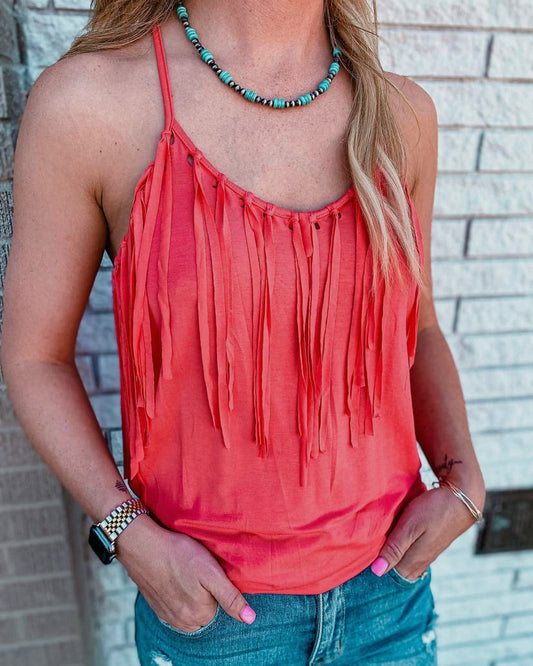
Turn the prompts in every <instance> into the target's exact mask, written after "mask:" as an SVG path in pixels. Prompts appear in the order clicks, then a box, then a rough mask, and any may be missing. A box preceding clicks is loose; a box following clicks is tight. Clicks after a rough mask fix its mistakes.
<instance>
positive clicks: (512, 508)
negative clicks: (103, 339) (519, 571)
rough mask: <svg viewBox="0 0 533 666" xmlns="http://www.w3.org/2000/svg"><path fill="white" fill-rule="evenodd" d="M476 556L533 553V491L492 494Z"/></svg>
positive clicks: (509, 491)
mask: <svg viewBox="0 0 533 666" xmlns="http://www.w3.org/2000/svg"><path fill="white" fill-rule="evenodd" d="M483 513H484V516H485V524H484V525H483V527H482V529H481V530H480V532H479V535H478V539H477V544H476V550H475V552H476V554H478V553H480V554H483V553H501V552H505V551H511V550H528V549H533V488H526V489H521V490H489V491H488V492H487V501H486V504H485V510H484V512H483Z"/></svg>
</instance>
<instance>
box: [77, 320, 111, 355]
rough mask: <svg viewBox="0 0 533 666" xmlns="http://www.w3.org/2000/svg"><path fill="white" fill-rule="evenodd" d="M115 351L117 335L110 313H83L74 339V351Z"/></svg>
mask: <svg viewBox="0 0 533 666" xmlns="http://www.w3.org/2000/svg"><path fill="white" fill-rule="evenodd" d="M116 351H117V336H116V330H115V321H114V318H113V314H112V313H106V314H91V313H85V314H84V315H83V318H82V320H81V323H80V328H79V331H78V337H77V340H76V353H78V354H80V353H86V354H87V353H89V354H90V353H93V354H101V353H105V352H108V353H109V352H116Z"/></svg>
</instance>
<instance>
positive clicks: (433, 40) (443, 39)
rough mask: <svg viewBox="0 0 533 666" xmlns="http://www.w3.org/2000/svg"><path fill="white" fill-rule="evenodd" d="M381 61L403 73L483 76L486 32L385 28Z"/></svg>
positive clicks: (412, 74) (385, 66)
mask: <svg viewBox="0 0 533 666" xmlns="http://www.w3.org/2000/svg"><path fill="white" fill-rule="evenodd" d="M380 34H381V37H382V41H381V44H380V58H381V61H382V65H383V67H384V68H385V69H388V70H390V71H393V72H397V73H399V74H404V75H406V76H469V77H479V76H483V74H484V71H485V61H486V51H487V46H488V43H489V35H488V33H482V32H473V31H472V32H471V31H460V32H458V31H454V30H421V29H409V28H384V29H382V30H381V32H380Z"/></svg>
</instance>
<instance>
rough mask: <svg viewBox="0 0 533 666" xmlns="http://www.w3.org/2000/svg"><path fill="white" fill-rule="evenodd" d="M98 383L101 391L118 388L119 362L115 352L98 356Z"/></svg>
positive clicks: (116, 389)
mask: <svg viewBox="0 0 533 666" xmlns="http://www.w3.org/2000/svg"><path fill="white" fill-rule="evenodd" d="M98 383H99V387H100V389H102V390H103V391H118V390H120V377H119V364H118V356H117V355H116V354H101V355H100V356H98Z"/></svg>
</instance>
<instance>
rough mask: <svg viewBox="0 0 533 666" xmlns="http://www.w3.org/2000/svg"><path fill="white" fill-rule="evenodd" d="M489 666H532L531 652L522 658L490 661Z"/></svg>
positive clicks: (532, 655) (532, 656)
mask: <svg viewBox="0 0 533 666" xmlns="http://www.w3.org/2000/svg"><path fill="white" fill-rule="evenodd" d="M489 666H533V652H532V653H531V654H530V655H528V656H525V657H523V658H519V657H510V658H509V659H498V661H491V662H490V664H489Z"/></svg>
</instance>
